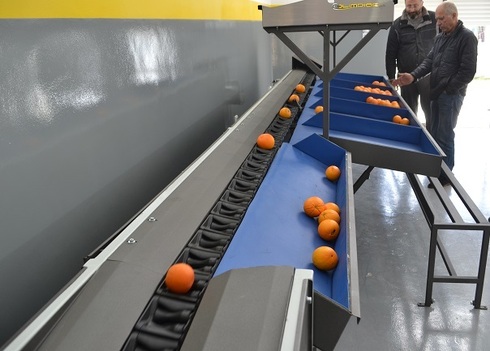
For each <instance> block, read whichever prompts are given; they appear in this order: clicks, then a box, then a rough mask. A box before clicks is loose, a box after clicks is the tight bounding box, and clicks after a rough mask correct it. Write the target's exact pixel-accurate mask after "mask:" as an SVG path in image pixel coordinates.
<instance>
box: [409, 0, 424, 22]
mask: <svg viewBox="0 0 490 351" xmlns="http://www.w3.org/2000/svg"><path fill="white" fill-rule="evenodd" d="M423 6H424V2H423V1H422V0H405V12H406V14H407V15H408V17H410V18H411V19H415V18H418V17H420V16H422V7H423Z"/></svg>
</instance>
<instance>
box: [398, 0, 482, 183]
mask: <svg viewBox="0 0 490 351" xmlns="http://www.w3.org/2000/svg"><path fill="white" fill-rule="evenodd" d="M436 20H437V25H438V27H439V29H440V31H441V33H440V34H438V35H437V37H436V39H435V41H434V47H433V48H432V50H431V51H430V53H429V55H428V56H427V58H426V59H425V60H424V61H423V62H422V63H421V64H420V65H419V66H418V67H417V68H416V69H414V70H413V71H411V72H410V73H401V74H400V75H399V77H398V78H397V79H395V80H394V81H393V84H394V85H395V86H396V85H400V86H406V85H409V84H412V83H413V82H414V81H416V80H417V79H420V78H422V77H424V76H425V75H426V74H428V73H429V72H430V74H431V75H430V99H431V112H432V115H431V120H430V123H428V124H427V130H428V131H429V133H430V134H431V135H432V136H433V137H434V140H435V141H436V142H437V143H438V144H439V146H440V147H441V149H442V150H443V151H444V153H445V154H446V158H445V162H446V164H447V166H448V167H449V169H451V170H452V169H453V167H454V136H455V135H454V128H455V127H456V123H457V121H458V115H459V112H460V110H461V106H462V105H463V99H464V97H465V95H466V88H467V86H468V83H470V82H471V81H472V80H473V77H474V76H475V73H476V61H477V54H478V39H477V38H476V37H475V35H474V34H473V32H472V31H471V30H469V29H467V28H466V27H465V26H464V25H463V22H461V21H460V20H458V9H457V8H456V5H454V3H452V2H449V1H446V2H443V3H441V4H440V5H439V6H437V9H436ZM439 180H440V181H441V183H442V184H443V185H447V184H448V183H449V181H448V180H447V179H445V178H443V177H439Z"/></svg>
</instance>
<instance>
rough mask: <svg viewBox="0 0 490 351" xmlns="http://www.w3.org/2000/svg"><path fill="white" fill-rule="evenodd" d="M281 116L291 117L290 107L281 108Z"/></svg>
mask: <svg viewBox="0 0 490 351" xmlns="http://www.w3.org/2000/svg"><path fill="white" fill-rule="evenodd" d="M279 116H281V117H282V118H291V110H290V109H289V108H288V107H283V108H281V109H280V110H279Z"/></svg>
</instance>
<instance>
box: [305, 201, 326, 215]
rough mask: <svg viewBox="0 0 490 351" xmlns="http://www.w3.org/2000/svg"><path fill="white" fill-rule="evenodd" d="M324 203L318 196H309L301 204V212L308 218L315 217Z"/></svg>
mask: <svg viewBox="0 0 490 351" xmlns="http://www.w3.org/2000/svg"><path fill="white" fill-rule="evenodd" d="M323 205H324V202H323V200H322V199H321V198H319V197H318V196H311V197H309V198H307V199H306V200H305V202H304V203H303V210H304V211H305V213H306V215H307V216H308V217H312V218H313V217H317V216H318V215H319V214H320V213H321V212H322V208H323Z"/></svg>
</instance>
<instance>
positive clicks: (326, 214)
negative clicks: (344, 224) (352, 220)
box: [318, 209, 340, 223]
mask: <svg viewBox="0 0 490 351" xmlns="http://www.w3.org/2000/svg"><path fill="white" fill-rule="evenodd" d="M326 219H333V220H334V221H335V222H337V223H340V215H339V213H338V212H337V211H335V210H333V209H326V210H324V211H322V213H320V214H319V215H318V223H321V222H323V221H324V220H326Z"/></svg>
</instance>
